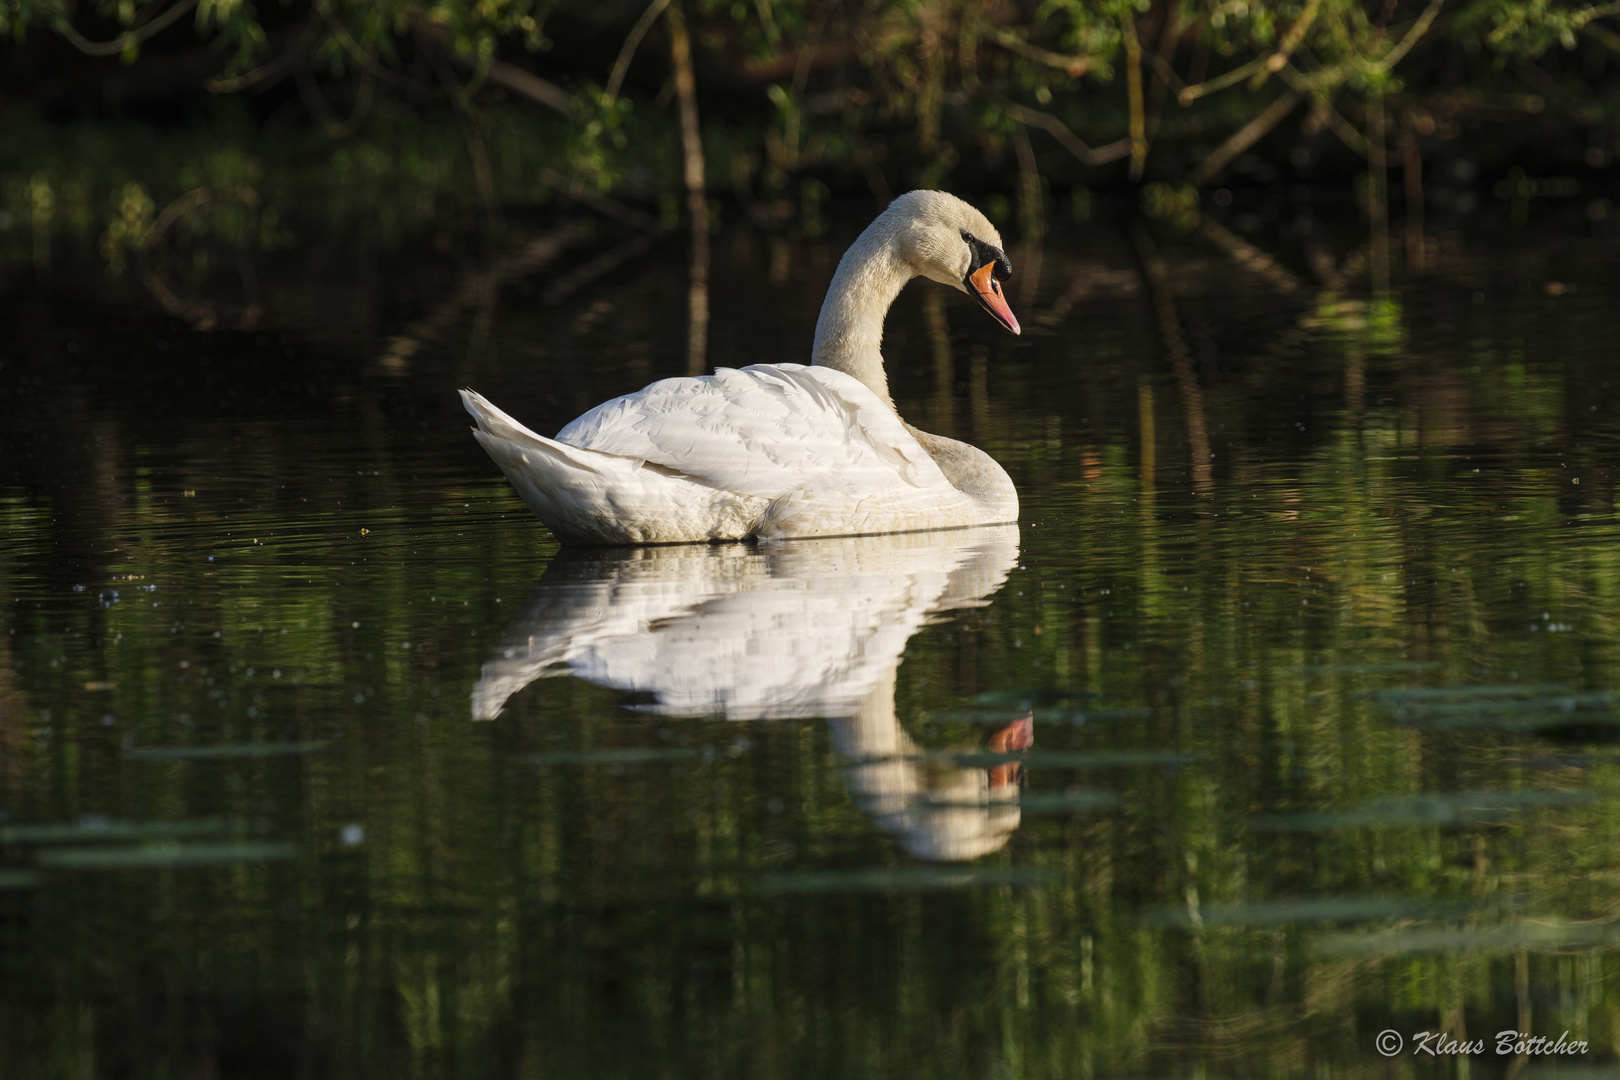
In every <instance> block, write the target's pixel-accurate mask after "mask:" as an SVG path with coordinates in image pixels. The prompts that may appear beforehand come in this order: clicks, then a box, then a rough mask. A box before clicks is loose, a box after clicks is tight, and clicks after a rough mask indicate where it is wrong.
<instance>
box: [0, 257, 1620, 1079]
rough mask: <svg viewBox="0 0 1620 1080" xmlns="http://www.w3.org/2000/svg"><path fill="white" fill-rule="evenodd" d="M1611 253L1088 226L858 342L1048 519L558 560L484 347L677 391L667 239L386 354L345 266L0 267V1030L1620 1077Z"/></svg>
mask: <svg viewBox="0 0 1620 1080" xmlns="http://www.w3.org/2000/svg"><path fill="white" fill-rule="evenodd" d="M1579 231H1580V230H1575V229H1569V230H1564V231H1560V230H1559V229H1558V228H1554V227H1548V228H1545V229H1539V230H1523V231H1519V232H1515V233H1513V234H1511V235H1507V236H1496V235H1493V236H1491V237H1488V238H1485V239H1481V238H1477V237H1476V238H1469V237H1467V236H1457V237H1450V238H1448V239H1446V240H1445V241H1444V242H1443V243H1442V244H1441V245H1440V246H1439V247H1438V248H1435V249H1433V250H1431V251H1430V252H1429V256H1428V258H1429V262H1430V265H1429V266H1427V267H1426V268H1424V269H1423V270H1421V271H1415V272H1412V273H1409V274H1406V275H1405V276H1404V277H1402V276H1401V275H1397V277H1398V281H1397V292H1396V293H1395V294H1394V295H1393V296H1392V297H1391V298H1389V299H1383V300H1379V301H1376V302H1373V303H1370V304H1369V303H1368V302H1367V301H1366V300H1365V299H1364V297H1361V296H1360V294H1357V293H1354V292H1343V293H1335V292H1333V291H1331V290H1329V289H1326V288H1324V287H1322V285H1321V282H1320V281H1319V280H1318V279H1316V278H1314V277H1311V276H1310V274H1309V271H1308V269H1306V267H1307V265H1308V259H1307V258H1306V254H1308V253H1305V252H1304V249H1303V248H1302V249H1300V250H1299V251H1295V252H1293V254H1292V255H1290V251H1292V249H1288V250H1284V251H1283V263H1282V266H1281V267H1278V266H1273V267H1271V268H1270V269H1269V270H1267V269H1266V268H1265V267H1264V266H1263V265H1260V264H1256V263H1255V261H1254V260H1253V259H1252V258H1249V259H1248V262H1247V265H1245V263H1242V262H1239V261H1234V260H1232V259H1230V258H1228V256H1227V255H1226V254H1225V253H1224V252H1223V249H1222V248H1221V247H1220V246H1219V245H1217V244H1215V243H1212V242H1210V241H1209V240H1208V239H1201V238H1200V237H1198V236H1197V235H1193V236H1186V237H1180V238H1177V237H1174V236H1168V235H1166V236H1156V237H1155V238H1154V239H1152V240H1149V239H1147V234H1145V233H1143V234H1140V235H1138V236H1137V238H1136V240H1135V241H1133V240H1132V239H1131V237H1130V236H1128V235H1126V234H1124V233H1121V232H1115V231H1111V230H1109V229H1104V228H1098V229H1096V230H1094V231H1093V232H1090V233H1086V234H1083V235H1077V236H1074V237H1069V238H1065V239H1061V240H1058V239H1054V240H1051V241H1049V242H1048V244H1047V248H1046V251H1045V255H1044V260H1043V261H1042V262H1041V264H1040V265H1041V275H1040V277H1039V280H1038V287H1036V288H1033V289H1031V291H1030V292H1026V293H1024V294H1022V295H1020V293H1019V291H1018V290H1017V289H1016V288H1015V290H1014V292H1013V297H1014V308H1015V310H1017V311H1018V313H1019V315H1020V317H1021V318H1022V320H1023V322H1024V324H1025V326H1026V327H1028V328H1029V329H1028V331H1027V333H1026V335H1025V336H1024V337H1023V338H1021V339H1012V338H1008V337H1004V336H998V333H999V332H998V331H997V329H996V327H994V326H993V325H992V324H991V323H990V322H989V320H987V319H986V318H984V317H983V315H982V314H980V313H979V312H977V311H976V310H975V309H973V308H971V307H970V306H968V305H967V304H966V302H965V301H963V300H962V299H961V298H959V297H955V296H947V295H946V294H945V293H944V292H943V291H942V290H937V289H934V287H931V286H924V285H914V286H913V287H912V289H910V290H908V291H907V292H906V294H904V295H903V296H902V298H901V301H900V302H899V303H898V304H897V306H896V309H895V311H894V313H893V314H892V315H891V317H890V323H889V338H888V345H887V351H888V353H889V355H890V357H891V361H890V365H891V371H892V378H893V383H894V387H895V390H896V397H897V399H898V400H899V401H900V404H901V408H902V412H903V413H905V415H907V416H908V417H909V418H911V419H912V420H913V421H914V422H916V423H918V424H919V426H921V427H924V428H926V429H928V430H932V431H936V432H941V433H944V434H949V435H954V436H956V437H959V438H966V439H970V440H971V441H973V442H975V443H977V444H978V445H981V446H983V447H985V448H987V449H988V450H989V451H990V452H992V453H993V454H994V455H995V456H996V457H998V458H999V459H1000V460H1001V461H1002V462H1004V463H1005V464H1006V465H1007V467H1008V469H1009V471H1010V472H1011V473H1012V475H1013V477H1014V479H1015V480H1016V482H1017V483H1018V486H1019V488H1020V491H1021V493H1022V496H1023V499H1024V507H1025V510H1024V516H1023V520H1022V521H1021V522H1020V524H1019V526H1018V527H1017V528H1016V529H999V530H986V531H980V532H976V533H951V534H943V535H936V536H922V537H904V538H889V539H864V540H836V541H816V542H803V543H797V544H778V545H763V546H758V547H752V546H746V545H730V546H720V547H707V548H666V549H657V550H643V551H616V552H589V553H576V552H568V553H561V554H560V553H559V551H558V549H557V546H556V545H555V544H554V543H553V542H552V541H551V540H550V538H549V537H548V535H547V533H546V532H545V530H544V529H543V527H541V526H540V525H539V524H538V523H537V522H535V521H534V520H533V519H531V518H530V517H529V516H528V514H527V513H526V511H524V509H523V507H522V505H521V504H520V503H519V502H518V500H517V499H516V497H515V496H514V495H513V494H512V493H511V491H510V490H509V488H508V487H507V485H506V483H505V481H504V480H503V479H502V477H501V476H500V474H499V472H498V470H497V469H496V468H495V467H494V465H493V464H492V463H491V462H490V461H489V460H488V459H487V458H486V457H485V456H484V455H483V453H482V451H480V450H479V448H478V447H477V445H476V444H475V443H474V442H473V440H472V438H471V437H470V435H469V434H468V433H467V418H466V417H465V416H464V415H463V414H461V413H460V411H459V407H458V404H457V402H456V398H455V393H454V391H455V389H456V388H457V387H458V386H461V385H471V386H474V387H475V388H477V389H479V390H480V391H482V392H484V393H485V394H487V395H488V396H489V397H490V398H491V399H492V400H494V401H495V402H496V403H497V404H499V405H501V406H502V407H503V408H505V409H507V410H509V411H510V412H512V413H513V414H514V415H516V416H518V417H519V418H522V419H524V420H526V421H528V422H529V423H531V424H532V425H533V426H535V427H536V428H537V429H539V430H541V431H543V432H551V431H554V430H555V429H556V428H557V427H559V426H560V425H561V424H562V423H564V422H565V421H567V420H568V419H571V418H572V417H573V416H574V415H575V414H576V413H578V412H579V411H581V410H582V409H583V408H585V407H587V406H589V405H591V404H594V403H595V402H597V401H599V400H602V399H604V398H606V397H609V396H612V395H614V394H617V393H622V392H625V391H627V390H631V389H634V388H637V387H639V386H641V385H643V384H644V383H646V382H647V381H650V380H651V379H653V378H656V377H661V376H664V375H671V374H679V373H681V372H682V371H683V370H684V366H685V354H686V342H685V337H684V327H685V287H686V286H685V278H684V271H683V269H682V267H681V261H680V259H681V257H680V255H679V253H678V252H676V251H672V250H664V249H658V250H655V251H654V252H652V253H650V254H647V255H645V256H642V257H639V258H638V259H635V260H632V261H630V262H628V263H627V264H625V265H624V266H622V267H621V268H620V269H618V270H616V271H615V272H614V273H612V274H611V275H609V276H607V277H605V278H601V279H598V280H596V281H593V282H588V283H585V284H584V285H583V286H581V287H580V288H577V289H574V290H572V291H571V292H569V293H568V294H567V295H565V296H563V297H561V302H548V287H549V286H550V285H553V284H554V283H555V281H556V278H555V276H554V271H552V270H546V269H545V268H544V267H542V268H540V269H539V270H536V271H535V273H534V275H533V276H523V275H517V276H516V277H514V278H513V279H512V280H511V281H509V282H507V284H506V288H505V290H504V291H503V292H502V293H501V298H500V302H499V304H498V306H497V307H495V308H494V309H492V310H491V309H487V308H486V309H485V310H483V311H482V312H475V311H473V310H472V306H467V305H464V306H463V307H456V306H455V304H454V303H452V304H451V305H450V307H449V309H448V313H446V312H445V311H441V312H440V313H439V315H438V316H435V315H434V313H433V310H432V309H433V303H432V300H431V298H429V299H428V301H426V302H424V303H423V305H422V306H421V308H420V310H418V311H417V312H416V313H415V315H414V316H412V318H405V317H403V316H401V317H399V318H397V319H395V320H394V321H395V322H397V323H399V324H400V325H401V326H405V327H406V328H407V331H406V332H407V335H408V339H401V340H395V341H392V342H390V341H389V340H388V339H387V337H386V335H383V336H379V335H378V334H377V332H376V326H377V325H380V324H379V323H378V322H377V321H376V319H375V318H373V317H372V316H367V317H366V318H362V319H359V320H358V322H357V321H355V320H350V321H345V318H346V317H345V316H343V315H342V312H344V311H347V310H350V309H352V308H354V307H355V306H356V305H359V306H360V307H362V308H363V307H365V303H364V302H365V301H366V299H367V298H366V297H365V296H362V295H359V294H355V295H353V296H350V295H349V294H347V293H345V292H344V291H343V289H342V288H340V287H339V286H338V285H335V284H329V285H327V286H323V285H321V284H320V282H318V281H317V282H315V283H313V284H310V283H308V282H306V283H305V285H304V286H302V287H301V289H294V288H290V287H289V288H288V289H287V290H285V291H284V292H283V293H281V294H279V295H280V302H279V305H280V306H279V307H278V305H277V302H276V296H277V295H278V294H275V293H274V291H273V290H268V289H267V295H269V296H270V299H269V300H267V302H266V310H267V314H266V316H265V320H264V322H263V324H262V325H261V326H260V327H259V328H257V329H255V330H253V331H248V332H243V331H235V330H230V329H221V330H216V331H214V332H212V333H208V334H198V333H193V332H191V331H190V330H188V329H187V328H186V327H185V326H184V324H182V323H179V322H175V321H171V320H168V319H164V318H159V317H156V316H154V315H151V314H149V313H148V308H147V307H144V306H142V305H141V304H140V303H137V302H134V301H131V300H129V299H127V298H125V299H120V298H119V296H118V295H117V293H116V291H115V290H114V291H108V292H101V291H99V290H95V289H90V288H88V287H76V288H74V287H68V286H66V285H62V284H56V285H52V284H49V283H46V284H35V283H25V278H26V277H27V275H23V274H14V275H13V276H12V277H11V279H10V280H11V282H12V284H11V286H10V287H9V289H8V291H7V292H6V294H5V296H4V297H3V298H0V305H3V310H4V318H3V324H4V325H5V326H6V328H7V338H8V340H7V341H5V342H4V343H0V358H3V360H4V366H3V367H0V603H3V612H4V615H3V618H4V626H5V633H4V634H3V635H0V807H3V808H4V814H5V816H4V819H3V822H0V1046H3V1055H4V1057H3V1067H4V1070H5V1072H6V1074H7V1075H11V1074H16V1075H19V1076H36V1075H37V1076H58V1075H61V1076H68V1075H71V1076H92V1075H106V1076H171V1075H172V1076H193V1075H195V1076H212V1075H243V1076H265V1077H270V1076H275V1077H283V1076H387V1077H394V1076H401V1075H405V1076H439V1075H454V1076H490V1075H517V1076H545V1075H572V1076H625V1077H648V1076H670V1077H675V1076H682V1077H685V1076H728V1077H729V1076H736V1077H777V1076H782V1077H788V1076H794V1077H800V1076H803V1077H809V1076H827V1077H854V1076H873V1077H877V1076H883V1077H889V1076H918V1077H924V1076H926V1077H1054V1078H1056V1077H1079V1076H1094V1075H1095V1076H1150V1075H1151V1076H1193V1075H1198V1076H1261V1075H1264V1076H1290V1075H1329V1074H1332V1075H1339V1074H1347V1075H1374V1074H1377V1075H1384V1074H1385V1070H1386V1069H1389V1068H1394V1069H1396V1070H1397V1071H1399V1072H1400V1073H1401V1074H1403V1075H1404V1074H1406V1073H1409V1072H1413V1071H1415V1072H1416V1073H1418V1074H1422V1075H1452V1074H1453V1073H1456V1074H1458V1075H1464V1074H1468V1075H1506V1074H1508V1073H1509V1072H1510V1071H1513V1070H1516V1071H1514V1072H1513V1075H1584V1073H1579V1072H1578V1071H1577V1070H1580V1069H1587V1070H1590V1069H1594V1068H1596V1067H1599V1066H1603V1065H1609V1064H1612V1063H1613V1061H1614V1055H1615V1051H1616V1048H1617V1045H1620V996H1617V992H1616V986H1617V982H1616V979H1617V977H1620V967H1617V961H1616V959H1615V955H1616V949H1617V948H1620V901H1617V900H1616V895H1617V894H1616V886H1617V883H1620V828H1617V826H1616V821H1617V820H1620V819H1617V818H1616V802H1617V795H1620V670H1617V663H1620V656H1617V652H1616V645H1617V640H1620V639H1617V630H1620V532H1617V529H1616V520H1615V512H1614V497H1615V483H1616V473H1615V462H1616V448H1617V436H1620V416H1617V414H1616V398H1617V396H1620V364H1617V363H1616V360H1615V356H1616V354H1615V351H1614V342H1615V340H1616V339H1617V336H1620V312H1617V311H1616V310H1615V308H1614V305H1613V302H1612V297H1613V296H1614V295H1615V285H1616V269H1617V265H1620V252H1616V250H1615V248H1614V246H1613V241H1612V240H1605V239H1600V238H1591V237H1586V236H1578V235H1575V234H1576V233H1577V232H1579ZM581 243H582V246H581V248H580V252H581V257H580V258H581V261H582V260H583V259H584V258H585V257H586V256H589V255H591V254H594V253H596V252H597V251H599V250H601V247H600V245H598V246H596V247H592V244H593V243H595V242H594V241H582V242H581ZM1283 246H1284V248H1287V245H1286V244H1285V245H1283ZM838 251H839V247H838V245H837V243H832V244H829V245H827V246H825V247H812V246H793V245H787V244H775V245H773V244H769V243H767V242H766V241H763V240H758V239H749V238H748V237H746V236H737V237H721V238H720V239H719V242H718V247H717V263H716V267H715V275H716V277H715V289H714V296H713V300H712V303H713V308H714V312H715V321H714V326H713V328H712V335H711V348H710V353H709V355H710V358H711V361H712V362H715V363H721V364H728V365H740V364H744V363H752V362H763V361H778V360H795V361H797V360H803V359H804V357H805V355H806V354H807V351H808V345H809V340H810V334H811V330H812V328H813V324H814V317H815V312H816V308H817V306H818V305H819V302H820V297H821V295H822V291H823V289H824V287H825V282H826V280H827V279H828V278H829V277H830V274H831V270H832V266H833V264H834V262H835V260H836V257H837V254H838ZM1014 256H1015V261H1016V262H1017V263H1018V266H1019V269H1020V270H1022V271H1024V272H1025V274H1026V275H1027V274H1028V273H1029V268H1030V267H1031V265H1032V263H1033V260H1032V259H1031V258H1030V254H1029V253H1028V252H1024V253H1021V254H1020V253H1019V252H1016V251H1015V252H1014ZM1357 257H1358V256H1355V255H1352V256H1351V257H1350V258H1351V260H1353V259H1354V258H1357ZM1341 266H1342V263H1341ZM1257 267H1258V269H1257ZM1262 271H1263V272H1262ZM1328 279H1329V281H1330V282H1331V281H1332V275H1331V274H1329V275H1328ZM1026 280H1027V278H1026ZM1363 281H1364V279H1363ZM444 292H445V295H450V294H451V293H453V289H450V288H447V289H446V290H444ZM441 298H442V297H441ZM549 299H551V300H556V299H557V297H555V296H550V297H549ZM278 312H279V315H278ZM322 312H325V315H322V314H321V313H322ZM333 312H337V313H338V314H335V315H334V314H333ZM396 314H397V313H396ZM278 318H279V321H278ZM367 319H370V321H369V322H368V321H367ZM435 319H437V320H438V321H435ZM386 321H387V320H386V319H384V322H386ZM357 326H358V327H359V328H358V329H357ZM390 332H392V331H390ZM469 341H471V344H469ZM1611 383H1614V384H1616V385H1615V386H1613V387H1611ZM1025 717H1032V718H1033V727H1032V731H1033V738H1034V745H1033V748H1031V749H1029V750H1028V751H1027V752H1023V751H1020V750H1019V746H1020V744H1021V743H1020V733H1027V732H1028V731H1029V730H1030V729H1029V728H1028V726H1027V725H1020V724H1019V721H1020V720H1022V719H1023V718H1025ZM1386 1029H1392V1030H1393V1031H1395V1032H1396V1033H1398V1034H1399V1035H1400V1036H1401V1037H1402V1039H1403V1040H1404V1041H1405V1043H1406V1044H1407V1045H1406V1049H1405V1050H1404V1051H1403V1052H1402V1054H1401V1056H1400V1057H1399V1058H1398V1059H1397V1060H1396V1061H1395V1062H1394V1063H1393V1065H1391V1063H1389V1062H1387V1061H1386V1059H1385V1058H1384V1057H1382V1056H1380V1054H1379V1053H1378V1052H1377V1050H1376V1049H1375V1039H1376V1038H1377V1037H1378V1035H1379V1033H1380V1032H1382V1031H1384V1030H1386ZM1504 1029H1515V1030H1520V1031H1526V1032H1529V1033H1530V1034H1532V1035H1544V1036H1548V1037H1549V1038H1550V1039H1557V1037H1558V1036H1560V1035H1561V1034H1563V1033H1565V1032H1567V1033H1568V1040H1570V1041H1574V1040H1583V1041H1585V1042H1586V1043H1587V1044H1588V1051H1587V1052H1586V1053H1577V1054H1574V1055H1566V1056H1562V1057H1557V1058H1552V1057H1533V1058H1530V1059H1528V1060H1525V1059H1520V1058H1516V1057H1515V1056H1513V1055H1512V1054H1509V1055H1507V1056H1498V1055H1497V1053H1496V1050H1495V1043H1494V1039H1495V1034H1496V1033H1497V1032H1498V1031H1501V1030H1504ZM1441 1030H1444V1031H1446V1032H1448V1033H1449V1034H1450V1037H1451V1038H1453V1039H1456V1040H1457V1041H1459V1042H1467V1041H1471V1040H1476V1039H1484V1040H1485V1044H1486V1045H1485V1048H1484V1050H1483V1051H1480V1052H1476V1053H1475V1054H1473V1055H1472V1056H1471V1057H1469V1058H1468V1059H1467V1060H1466V1061H1460V1060H1457V1059H1455V1058H1451V1059H1447V1058H1437V1057H1436V1058H1431V1057H1428V1056H1418V1057H1414V1056H1413V1055H1412V1050H1411V1044H1412V1042H1413V1040H1414V1037H1415V1036H1416V1035H1418V1033H1421V1032H1436V1031H1441ZM1469 1070H1472V1071H1471V1072H1470V1071H1469Z"/></svg>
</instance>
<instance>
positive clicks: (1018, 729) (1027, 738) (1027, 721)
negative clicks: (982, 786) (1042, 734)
mask: <svg viewBox="0 0 1620 1080" xmlns="http://www.w3.org/2000/svg"><path fill="white" fill-rule="evenodd" d="M1034 745H1035V714H1034V713H1033V712H1032V713H1030V714H1029V715H1028V716H1025V717H1022V718H1021V719H1018V720H1014V721H1013V722H1012V723H1010V724H1008V725H1007V726H1006V727H1004V728H1002V729H1001V730H1000V731H998V732H996V733H995V734H994V735H992V736H990V750H991V752H992V753H996V754H1016V753H1019V752H1020V751H1024V750H1028V749H1029V748H1030V747H1032V746H1034ZM1023 779H1024V766H1023V764H1022V763H1021V762H1008V763H1007V764H1005V765H992V766H991V767H990V786H991V788H1004V787H1011V786H1012V785H1014V784H1018V783H1022V782H1023Z"/></svg>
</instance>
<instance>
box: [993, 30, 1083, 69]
mask: <svg viewBox="0 0 1620 1080" xmlns="http://www.w3.org/2000/svg"><path fill="white" fill-rule="evenodd" d="M990 40H991V41H994V42H995V43H996V44H997V45H1000V46H1001V47H1002V48H1003V49H1006V50H1007V51H1008V52H1011V53H1017V54H1018V55H1019V56H1022V57H1023V58H1024V59H1026V60H1033V61H1035V62H1036V63H1037V64H1045V65H1046V66H1047V67H1053V68H1057V69H1058V70H1059V71H1061V72H1063V73H1064V74H1066V75H1068V76H1069V78H1071V79H1078V78H1079V77H1080V76H1082V75H1084V74H1085V73H1086V69H1087V68H1089V67H1090V66H1091V57H1089V56H1064V55H1063V54H1062V53H1055V52H1051V51H1050V50H1047V49H1043V48H1041V47H1040V46H1039V45H1031V44H1030V43H1029V42H1027V41H1025V40H1024V39H1023V38H1021V37H1019V36H1018V35H1017V34H1015V33H1013V32H1012V31H1011V30H1004V29H1002V28H1000V27H995V28H992V29H991V30H990Z"/></svg>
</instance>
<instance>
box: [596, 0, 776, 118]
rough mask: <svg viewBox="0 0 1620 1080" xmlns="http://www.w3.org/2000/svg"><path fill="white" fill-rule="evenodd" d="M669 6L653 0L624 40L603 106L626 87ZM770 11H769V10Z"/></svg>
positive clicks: (667, 0)
mask: <svg viewBox="0 0 1620 1080" xmlns="http://www.w3.org/2000/svg"><path fill="white" fill-rule="evenodd" d="M668 6H669V0H652V3H650V4H648V5H647V10H646V11H643V12H642V13H641V18H639V19H637V20H636V25H634V26H632V27H631V28H630V33H629V35H628V36H626V37H625V39H624V45H623V46H621V47H620V49H619V58H618V59H617V60H615V61H614V62H613V74H611V75H609V76H608V81H607V89H605V90H603V91H602V104H603V105H611V104H613V102H614V100H615V99H616V98H617V97H618V96H619V87H621V86H623V85H624V76H625V74H626V73H627V72H628V71H629V70H630V60H631V58H632V57H634V56H635V55H636V50H637V49H639V48H640V47H641V39H642V38H644V37H646V36H647V31H648V30H651V29H652V24H653V23H655V22H657V21H658V16H660V15H662V14H663V13H664V9H665V8H666V7H668ZM767 10H768V9H767Z"/></svg>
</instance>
